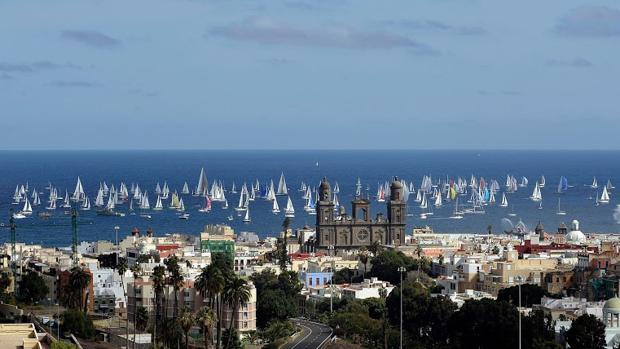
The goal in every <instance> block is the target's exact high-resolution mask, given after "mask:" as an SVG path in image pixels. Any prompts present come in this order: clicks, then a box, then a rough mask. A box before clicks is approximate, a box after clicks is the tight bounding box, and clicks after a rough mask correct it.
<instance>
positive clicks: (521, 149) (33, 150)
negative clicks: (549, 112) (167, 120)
mask: <svg viewBox="0 0 620 349" xmlns="http://www.w3.org/2000/svg"><path fill="white" fill-rule="evenodd" d="M81 151H83V152H87V151H107V152H113V151H118V152H130V151H251V152H256V151H472V152H475V151H480V152H485V151H610V152H613V151H620V148H486V149H483V148H289V149H283V148H86V149H77V148H52V149H49V148H15V149H6V148H0V152H81Z"/></svg>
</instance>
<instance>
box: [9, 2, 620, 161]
mask: <svg viewBox="0 0 620 349" xmlns="http://www.w3.org/2000/svg"><path fill="white" fill-rule="evenodd" d="M619 61H620V3H618V2H617V1H572V0H558V1H497V0H472V1H467V0H428V1H411V0H407V1H362V0H355V1H353V0H331V1H328V0H314V1H310V0H308V1H306V0H288V1H276V0H270V1H224V0H210V1H209V0H204V1H201V0H194V1H184V0H175V1H172V0H170V1H163V0H162V1H156V0H148V1H87V0H80V1H62V0H58V1H53V2H51V1H47V0H41V1H9V0H0V116H1V117H0V122H1V124H2V130H3V132H2V137H1V140H0V149H134V148H135V149H144V148H147V149H148V148H155V149H164V148H165V149H185V148H192V149H196V148H199V149H203V148H204V149H256V148H269V149H272V148H275V149H297V148H304V149H316V148H328V149H356V148H362V149H368V148H407V149H409V148H411V149H422V148H448V149H453V148H478V149H502V148H508V149H618V148H620V143H618V142H617V141H616V137H617V130H618V129H619V128H620V115H619V112H620V107H619V105H620V104H619V103H618V100H619V98H618V96H619V95H620V93H619V92H620V88H619V77H620V69H619V65H620V63H618V62H619Z"/></svg>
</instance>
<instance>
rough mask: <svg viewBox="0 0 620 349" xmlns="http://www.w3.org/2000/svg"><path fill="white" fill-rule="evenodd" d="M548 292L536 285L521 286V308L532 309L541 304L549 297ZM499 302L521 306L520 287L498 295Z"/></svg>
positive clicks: (500, 291) (506, 290)
mask: <svg viewBox="0 0 620 349" xmlns="http://www.w3.org/2000/svg"><path fill="white" fill-rule="evenodd" d="M548 295H549V294H548V293H547V291H545V290H543V289H542V287H540V286H538V285H534V284H523V285H521V306H522V307H527V308H531V307H532V305H534V304H540V299H541V298H542V297H544V296H548ZM497 300H498V301H506V302H508V303H512V304H514V305H515V306H518V305H519V286H518V285H517V286H512V287H507V288H504V289H501V290H499V292H498V293H497Z"/></svg>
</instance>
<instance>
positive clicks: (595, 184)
mask: <svg viewBox="0 0 620 349" xmlns="http://www.w3.org/2000/svg"><path fill="white" fill-rule="evenodd" d="M590 188H592V189H597V188H598V182H597V181H596V177H594V178H593V179H592V184H590Z"/></svg>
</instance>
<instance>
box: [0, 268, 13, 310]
mask: <svg viewBox="0 0 620 349" xmlns="http://www.w3.org/2000/svg"><path fill="white" fill-rule="evenodd" d="M9 286H11V276H10V274H9V273H7V272H3V273H2V274H0V302H3V303H9V301H10V300H11V296H10V294H9V292H8V290H7V289H8V288H9Z"/></svg>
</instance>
